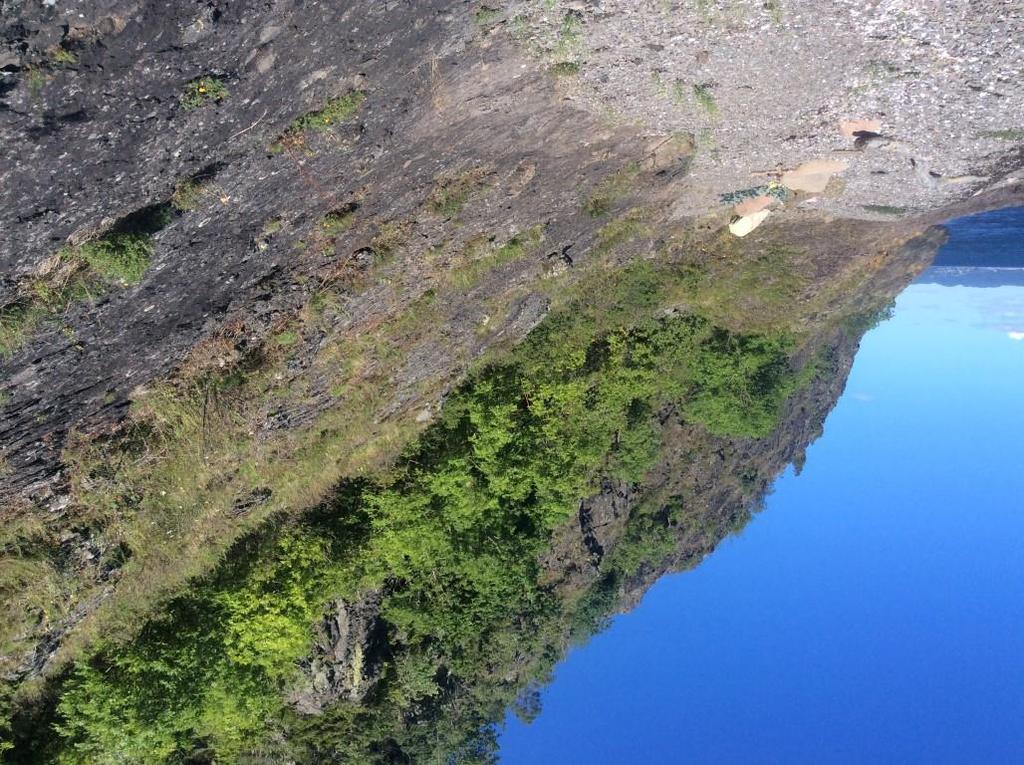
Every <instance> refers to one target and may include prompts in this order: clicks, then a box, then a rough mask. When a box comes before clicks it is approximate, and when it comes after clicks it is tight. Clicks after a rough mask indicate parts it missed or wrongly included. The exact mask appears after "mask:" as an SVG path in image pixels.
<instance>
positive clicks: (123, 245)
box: [0, 205, 169, 357]
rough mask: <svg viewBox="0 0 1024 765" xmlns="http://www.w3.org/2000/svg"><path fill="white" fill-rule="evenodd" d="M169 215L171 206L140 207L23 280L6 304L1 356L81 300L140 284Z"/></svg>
mask: <svg viewBox="0 0 1024 765" xmlns="http://www.w3.org/2000/svg"><path fill="white" fill-rule="evenodd" d="M168 216H169V212H168V210H167V206H166V205H154V206H152V207H148V208H145V209H143V210H140V211H138V212H136V213H134V214H132V215H130V216H128V217H126V218H124V219H122V220H121V221H120V222H119V223H118V224H117V225H116V226H115V227H114V228H113V230H111V231H110V232H108V233H107V234H105V235H103V236H101V237H99V238H97V239H93V240H91V241H87V242H84V243H83V244H80V245H77V246H74V247H65V248H64V249H62V250H60V251H59V252H57V253H56V254H55V255H54V256H53V257H52V258H50V259H49V260H48V261H47V262H46V263H45V264H44V265H43V267H42V268H41V269H40V270H39V271H38V272H37V273H35V274H33V275H31V276H30V277H28V278H26V279H23V280H21V282H19V284H18V287H17V293H16V296H15V298H14V300H13V301H11V302H10V303H8V304H7V305H5V306H0V356H5V357H9V356H11V355H12V354H13V353H15V352H16V351H17V350H18V349H20V348H21V347H22V346H23V345H24V344H25V343H26V342H27V341H28V340H29V339H30V338H31V337H32V335H33V334H35V333H36V332H37V331H38V330H39V329H40V327H41V326H42V325H43V324H45V323H46V322H47V321H50V320H53V319H55V318H57V317H58V316H60V315H61V314H62V313H64V312H65V311H67V310H68V309H69V308H70V307H71V306H72V305H73V304H74V303H75V302H77V301H80V300H88V299H91V298H94V297H96V296H98V295H101V294H103V293H104V292H105V291H107V290H109V289H110V288H111V287H127V286H130V285H133V284H138V283H139V282H140V281H141V280H142V277H143V275H144V274H145V272H146V270H147V269H148V268H149V262H150V259H151V257H152V255H153V244H152V240H151V236H152V234H154V233H156V232H157V231H159V230H160V229H161V228H162V227H163V226H165V225H166V224H167V222H168V221H169V217H168Z"/></svg>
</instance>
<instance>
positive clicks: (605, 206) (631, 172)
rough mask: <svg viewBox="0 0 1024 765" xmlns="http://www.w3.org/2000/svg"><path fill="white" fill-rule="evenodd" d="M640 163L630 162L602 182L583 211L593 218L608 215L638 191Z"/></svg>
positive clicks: (584, 204)
mask: <svg viewBox="0 0 1024 765" xmlns="http://www.w3.org/2000/svg"><path fill="white" fill-rule="evenodd" d="M639 177H640V163H639V162H630V163H629V164H628V165H626V166H625V167H623V168H621V169H620V170H617V171H616V172H614V173H612V174H611V175H609V176H608V177H606V178H605V179H604V180H602V181H601V182H600V183H599V184H597V187H596V188H595V189H594V191H593V193H592V194H591V195H590V196H589V197H588V198H587V200H586V201H585V202H584V203H583V210H584V211H585V212H586V213H587V215H589V216H591V217H592V218H601V217H603V216H605V215H608V214H609V213H610V212H611V211H612V208H613V207H614V206H615V205H616V203H618V202H620V201H621V200H623V199H625V198H626V197H628V196H629V195H631V194H632V193H633V192H634V191H636V186H637V180H638V179H639Z"/></svg>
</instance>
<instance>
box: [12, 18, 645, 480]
mask: <svg viewBox="0 0 1024 765" xmlns="http://www.w3.org/2000/svg"><path fill="white" fill-rule="evenodd" d="M469 10H470V4H468V3H464V2H443V1H442V0H434V1H432V2H416V3H408V2H370V1H368V0H364V1H363V2H352V3H308V2H279V3H274V4H271V5H270V6H268V5H267V4H266V3H258V2H242V3H221V4H207V5H195V4H193V3H185V2H178V3H164V2H142V3H140V2H136V3H116V2H108V3H100V2H96V3H83V4H78V5H76V6H74V7H70V6H65V5H64V4H60V5H58V6H53V7H40V6H39V5H38V4H36V3H23V4H15V5H13V6H11V5H10V4H8V6H5V15H4V30H3V49H2V50H3V54H2V55H3V57H4V58H3V60H4V61H5V62H6V63H5V65H4V67H3V73H2V80H0V82H2V85H0V91H2V101H0V145H2V146H3V157H2V159H0V189H2V191H0V230H2V232H3V234H2V237H0V269H2V272H3V274H4V279H3V281H2V283H0V306H4V305H9V304H11V303H12V302H13V301H15V300H16V299H17V296H18V294H19V292H24V290H25V289H26V283H27V281H28V280H30V279H31V277H32V275H33V274H35V273H37V272H38V271H39V269H40V268H42V267H43V264H44V263H45V262H46V261H47V259H48V258H51V257H52V256H53V255H54V253H55V252H57V251H58V250H59V249H60V248H61V247H63V246H65V245H66V244H67V243H69V242H71V243H75V242H79V241H82V240H84V239H87V238H88V237H89V236H92V235H94V234H96V233H99V232H102V231H105V230H107V229H109V227H110V226H111V225H113V224H114V223H115V222H116V221H118V220H119V219H122V218H123V217H124V216H126V215H129V214H132V213H133V212H135V211H138V210H140V209H144V208H147V207H148V206H151V205H154V204H161V203H165V202H166V201H167V200H168V199H170V198H171V196H172V195H173V193H174V190H175V188H176V186H178V185H179V184H181V183H182V182H183V181H186V180H188V179H190V178H193V177H196V176H201V177H203V178H204V179H205V180H206V181H207V182H208V183H209V184H210V186H211V187H212V188H213V190H214V193H215V194H216V196H217V200H216V201H217V204H214V205H212V206H208V208H207V209H204V210H202V211H193V212H191V213H189V214H184V215H179V216H177V217H176V218H175V219H174V220H173V221H172V222H171V223H170V224H169V225H167V226H166V227H165V228H164V229H163V230H161V231H160V232H159V233H157V234H156V235H155V237H154V245H155V254H154V258H153V262H152V265H151V267H150V268H149V270H148V272H147V273H146V276H145V278H144V279H143V281H142V282H141V284H139V285H137V286H133V287H129V288H127V289H112V290H109V291H107V292H105V293H104V294H102V295H100V296H98V297H97V298H96V299H95V300H93V301H82V302H78V303H76V304H74V305H72V306H70V307H69V308H68V310H67V311H66V312H65V313H64V315H62V316H60V317H59V320H55V321H49V322H47V323H46V324H45V326H44V327H43V328H42V329H41V330H40V331H39V332H37V333H35V335H34V336H32V337H31V338H30V339H29V341H28V342H27V343H26V344H25V345H24V346H22V347H20V348H19V349H17V350H16V351H15V352H14V353H13V355H12V356H10V357H9V358H2V359H0V378H2V379H3V381H4V383H3V390H4V394H5V395H4V403H3V406H4V410H3V418H2V421H0V443H2V444H3V447H4V450H5V452H4V453H5V455H6V460H7V464H8V468H9V470H8V473H7V474H6V475H5V477H4V479H3V487H4V493H5V494H6V496H7V497H8V499H12V498H13V497H15V496H16V495H20V496H22V497H29V498H33V497H34V498H36V499H45V498H46V497H47V496H48V494H49V491H50V488H49V484H50V481H51V479H52V478H53V477H54V475H55V472H56V471H57V469H58V467H59V455H60V451H61V448H62V445H63V443H64V438H65V435H66V433H67V431H68V430H69V429H70V428H71V427H73V426H78V427H81V428H84V429H86V430H92V431H95V430H97V429H101V428H102V427H104V426H105V424H108V423H111V422H114V421H116V420H117V419H118V418H119V417H120V416H122V415H123V413H124V410H125V405H126V403H127V401H128V399H129V398H130V394H131V391H132V390H133V389H134V388H136V387H137V386H140V385H144V384H146V383H147V382H148V381H150V380H151V379H153V378H154V377H156V376H161V375H165V374H167V373H168V372H169V371H171V370H172V369H173V368H174V367H175V365H176V364H177V363H179V362H180V361H181V359H182V357H183V356H184V354H185V351H186V350H187V349H188V348H190V347H191V346H192V345H194V344H195V342H196V341H197V340H198V339H199V338H201V337H203V336H204V335H207V334H209V333H210V332H211V331H212V330H213V329H214V328H216V327H217V326H220V325H222V324H223V323H224V322H225V321H227V319H228V317H231V318H232V319H237V318H238V317H241V321H243V323H244V324H245V327H246V331H247V332H248V333H249V335H250V339H251V341H252V342H259V337H260V336H261V335H265V334H266V332H267V327H269V326H270V325H272V324H273V323H274V322H275V321H276V320H278V319H279V318H280V317H281V316H284V315H288V314H289V313H291V312H294V311H295V310H296V309H297V307H298V306H300V305H301V304H302V303H303V301H304V300H305V299H306V298H307V297H308V295H309V292H310V289H311V287H310V284H311V283H312V284H315V282H316V280H322V279H323V278H324V276H323V275H324V272H325V271H326V270H328V268H327V266H328V265H329V264H325V263H323V262H316V261H315V260H312V262H311V259H309V258H306V259H303V258H302V257H298V256H297V250H301V242H302V241H303V240H304V238H308V237H309V236H310V232H311V231H313V230H315V226H316V224H317V222H318V221H319V220H320V219H321V218H322V217H323V215H324V214H326V213H327V212H328V211H330V210H333V209H337V208H339V207H341V206H343V205H346V204H351V203H352V200H353V198H356V197H358V198H359V202H358V203H357V206H358V209H359V216H360V218H361V219H362V220H364V221H367V222H368V221H377V222H383V221H388V220H393V219H398V218H399V217H401V216H403V215H408V214H409V213H410V211H413V210H415V209H416V208H417V207H418V206H420V205H422V203H423V199H424V198H425V197H426V195H427V194H428V193H429V190H430V188H431V184H432V183H433V181H434V179H435V177H436V176H437V175H438V174H439V173H440V172H442V171H444V170H446V169H448V168H452V167H455V168H458V167H465V166H472V165H474V164H480V163H487V164H488V168H489V170H490V171H491V172H492V173H494V174H495V175H496V176H500V175H506V176H507V175H508V174H510V173H512V172H513V171H515V170H516V168H519V170H520V172H521V174H522V178H523V179H524V184H530V185H531V186H532V187H533V188H532V189H531V192H532V193H530V194H527V195H523V196H522V197H521V198H519V199H517V200H516V201H515V203H514V204H513V203H512V201H511V200H508V201H507V202H505V203H501V207H500V208H498V209H494V208H492V209H490V210H487V211H481V213H480V217H481V219H482V220H488V219H489V220H491V221H492V222H493V224H494V228H495V229H496V230H497V231H499V232H501V231H503V230H506V229H511V228H513V227H515V226H517V225H522V226H526V225H531V224H534V223H537V222H546V221H548V220H551V219H552V218H553V217H554V215H555V214H556V213H557V211H558V210H559V208H564V207H566V206H568V205H573V206H574V205H575V204H576V203H577V191H576V186H575V185H571V186H570V185H566V184H565V182H564V181H565V178H566V176H567V174H569V173H575V174H576V175H577V176H578V177H579V178H581V179H582V178H586V177H588V174H589V175H595V174H596V175H599V174H600V173H601V172H602V171H603V170H604V169H606V168H608V167H614V163H615V161H616V155H617V154H618V153H619V151H620V150H621V147H623V146H626V148H627V149H628V150H632V148H633V147H632V146H628V145H626V144H625V142H624V141H622V140H621V139H615V140H610V138H609V137H613V136H614V135H615V133H616V131H611V132H609V131H607V130H604V131H601V132H602V134H603V135H604V136H605V137H604V139H601V138H600V136H598V138H597V139H596V140H595V141H594V143H595V144H597V146H589V145H587V144H588V143H590V142H589V141H586V140H584V139H583V136H582V135H581V133H580V132H579V131H580V130H581V129H583V130H584V131H585V132H586V131H588V130H592V132H594V133H595V134H596V133H598V131H597V129H596V128H595V124H594V122H593V120H592V119H590V118H588V117H586V115H576V116H577V117H578V118H577V119H575V120H572V119H567V117H569V116H570V114H571V111H572V110H571V109H570V108H568V107H566V106H562V105H559V104H558V103H557V102H556V101H555V100H554V99H553V98H552V97H551V94H548V93H544V92H542V91H541V89H540V88H539V87H538V86H539V81H538V75H537V73H536V71H534V69H527V70H525V71H524V69H523V66H524V65H522V64H521V63H520V61H519V59H518V58H517V57H516V55H515V54H514V53H510V52H509V51H508V50H504V52H503V54H502V55H499V54H498V52H497V51H496V50H489V49H488V47H487V46H479V45H476V46H474V47H472V48H469V49H467V45H469V44H470V42H471V41H473V40H475V39H477V37H478V36H479V34H480V30H479V29H478V28H477V27H476V26H475V25H474V24H473V21H472V17H471V14H470V13H469ZM60 51H65V52H66V53H65V54H62V53H60ZM202 77H215V78H217V80H218V81H220V82H221V83H223V85H224V87H225V88H226V90H227V94H226V95H225V96H224V97H223V98H222V99H221V100H220V101H215V100H212V99H211V100H210V101H208V102H204V103H203V104H202V105H201V106H200V107H198V108H192V109H188V108H186V106H185V105H184V104H183V103H182V96H183V93H186V92H187V90H188V88H189V87H190V86H191V84H192V83H195V82H196V81H197V78H202ZM524 88H531V89H533V90H534V91H536V92H537V93H539V96H538V97H537V98H534V99H532V100H524V99H521V98H519V93H520V91H521V90H522V89H524ZM356 90H358V91H361V92H364V93H365V94H366V99H365V103H364V104H363V106H362V108H361V109H360V110H359V115H358V118H357V119H355V120H353V121H352V122H351V123H349V124H345V125H341V126H338V127H337V128H336V129H333V130H331V131H330V133H329V135H326V134H325V136H324V137H323V138H322V139H321V143H320V145H318V146H317V150H316V151H315V152H312V151H310V152H303V151H285V152H281V153H274V152H273V151H269V150H268V147H271V146H272V144H273V143H274V142H275V140H276V139H277V138H278V137H279V136H280V135H281V134H282V133H283V131H285V130H286V128H287V126H288V125H289V124H290V123H291V122H292V121H293V120H295V119H296V118H297V117H300V116H301V115H303V114H305V113H308V112H311V111H314V110H317V109H320V108H322V107H323V105H324V104H325V103H327V102H328V101H329V100H330V99H331V98H336V97H339V96H343V95H344V94H346V93H350V92H352V91H356ZM559 112H561V113H562V114H561V118H560V117H559ZM538 136H543V140H542V141H540V142H538V140H537V137H538ZM602 143H603V144H604V148H603V153H602V154H598V153H597V152H598V148H599V146H600V144H602ZM617 146H618V148H617ZM595 157H596V158H597V159H598V160H599V161H597V162H596V166H595V168H594V169H593V170H588V169H587V166H588V165H590V164H595ZM538 166H539V167H540V169H539V170H538V169H537V168H538ZM535 175H536V178H535V177H534V176H535ZM531 179H533V180H532V182H531ZM520 191H522V189H520ZM496 203H498V201H497V200H496ZM268 221H281V222H282V224H281V230H280V232H279V233H276V234H275V235H274V236H273V239H272V241H270V242H269V243H268V242H267V241H266V237H265V235H264V234H263V233H262V232H263V229H264V227H265V226H266V225H267V223H268ZM370 231H372V226H370V225H369V223H367V224H365V225H364V226H358V225H357V226H356V227H355V228H354V229H353V231H352V232H351V233H350V234H348V235H347V237H346V238H345V241H344V242H343V243H341V244H339V246H338V249H339V250H342V249H344V248H347V247H351V251H352V252H358V251H359V250H360V247H365V245H366V242H367V240H368V239H369V238H370V233H369V232H370ZM428 233H429V232H428ZM428 233H423V234H420V233H419V232H417V236H416V237H414V239H415V240H416V241H414V242H413V244H412V245H411V246H410V250H411V251H410V253H408V257H409V258H410V260H413V261H415V260H416V259H417V258H419V257H420V256H421V255H422V252H423V251H424V250H425V249H426V246H427V241H426V237H427V236H428ZM565 233H566V235H568V236H571V233H570V232H565ZM570 242H571V239H570V240H569V241H568V242H565V243H562V244H560V245H559V246H562V245H564V244H567V243H570ZM343 254H344V253H343ZM357 263H358V259H357ZM409 278H410V284H409V285H406V284H398V285H396V286H397V288H398V289H399V292H402V291H406V292H408V291H409V290H414V289H415V287H416V284H415V281H416V276H415V275H414V274H410V277H409ZM380 299H381V298H380V294H379V292H377V293H374V292H372V291H371V292H370V293H368V294H366V295H363V296H362V297H361V298H360V299H359V300H358V301H357V304H355V305H354V306H353V308H352V311H351V314H352V316H353V317H354V318H353V321H354V322H358V321H360V320H367V319H369V318H372V317H373V316H374V315H379V314H380V313H381V311H382V310H383V308H384V306H383V305H382V303H381V302H380ZM471 305H472V301H469V302H468V303H467V309H466V314H467V316H468V315H469V314H470V313H472V314H473V317H472V318H473V321H476V320H478V318H479V317H478V316H477V315H476V313H477V312H476V311H474V310H473V309H472V308H470V307H469V306H471ZM522 305H523V309H524V310H523V311H520V313H519V314H518V315H517V316H514V317H512V321H511V323H510V332H511V334H512V335H516V334H521V333H522V332H523V331H527V330H528V329H529V328H530V327H531V326H532V325H533V324H535V323H536V320H537V319H538V318H539V315H538V313H537V311H536V310H534V309H535V304H534V303H531V302H527V303H523V304H522ZM531 306H532V307H531ZM542 313H543V312H541V314H540V315H542ZM524 319H525V321H524ZM435 355H436V354H435ZM451 363H452V362H451V360H450V358H447V356H445V355H442V356H441V357H439V358H435V359H433V360H430V361H422V362H421V363H420V365H419V366H420V369H419V371H418V374H420V375H422V376H434V377H436V376H437V375H442V376H443V375H446V374H449V373H450V372H451Z"/></svg>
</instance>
